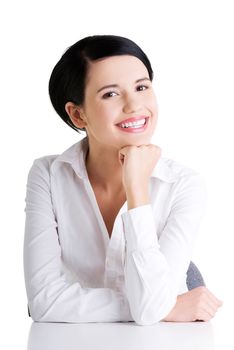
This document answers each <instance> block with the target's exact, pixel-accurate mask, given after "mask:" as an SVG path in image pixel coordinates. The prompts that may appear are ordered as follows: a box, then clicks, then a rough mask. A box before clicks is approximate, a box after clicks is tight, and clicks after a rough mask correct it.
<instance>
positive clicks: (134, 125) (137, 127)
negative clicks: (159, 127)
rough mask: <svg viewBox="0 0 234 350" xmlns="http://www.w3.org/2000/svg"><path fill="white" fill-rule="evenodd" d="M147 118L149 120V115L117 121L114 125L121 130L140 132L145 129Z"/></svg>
mask: <svg viewBox="0 0 234 350" xmlns="http://www.w3.org/2000/svg"><path fill="white" fill-rule="evenodd" d="M148 120H149V117H145V118H141V119H139V120H135V121H133V122H128V123H119V124H117V125H116V126H117V127H118V128H120V129H121V130H122V131H126V132H132V133H137V132H142V131H144V130H145V129H146V127H147V125H148Z"/></svg>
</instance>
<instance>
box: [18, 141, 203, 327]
mask: <svg viewBox="0 0 234 350" xmlns="http://www.w3.org/2000/svg"><path fill="white" fill-rule="evenodd" d="M87 149H88V142H87V137H85V138H83V139H82V140H81V141H79V142H77V143H75V144H74V145H72V146H71V147H70V148H69V149H67V150H66V151H65V152H64V153H62V154H61V155H50V156H44V157H41V158H38V159H36V160H34V163H33V165H32V167H31V169H30V171H29V174H28V179H27V192H26V199H25V202H26V207H25V213H26V221H25V237H24V275H25V285H26V291H27V299H28V307H29V310H30V314H31V317H32V319H33V320H34V321H39V322H69V323H80V322H118V321H119V322H121V321H124V322H126V321H135V322H136V323H137V324H139V325H150V324H154V323H156V322H158V321H160V320H162V319H163V318H164V317H166V316H167V315H168V314H169V312H170V311H171V309H172V308H173V307H174V305H175V304H176V299H177V296H178V295H179V294H182V293H184V292H186V291H187V290H188V289H187V286H186V272H187V270H188V266H189V263H190V261H191V258H192V253H193V249H194V246H195V242H196V239H197V235H198V232H199V227H200V223H201V221H202V218H203V216H204V212H205V207H206V197H207V195H206V194H207V192H206V185H205V180H204V178H203V177H202V176H201V175H200V174H199V173H197V172H196V171H195V170H193V169H190V168H188V167H185V166H183V165H181V164H179V163H177V162H175V161H173V160H171V159H168V158H163V157H160V159H159V160H158V162H157V164H156V166H155V168H154V170H153V172H152V175H151V177H150V181H149V193H150V204H147V205H142V206H139V207H136V208H133V209H130V210H128V208H127V202H125V203H124V205H123V206H122V208H121V209H120V211H119V213H118V215H117V217H116V219H115V222H114V226H113V231H112V235H111V238H110V237H109V234H108V231H107V228H106V226H105V223H104V220H103V217H102V215H101V212H100V210H99V207H98V204H97V201H96V197H95V194H94V191H93V189H92V186H91V184H90V182H89V178H88V174H87V171H86V166H85V156H86V152H87Z"/></svg>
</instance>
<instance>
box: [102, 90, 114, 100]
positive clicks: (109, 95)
mask: <svg viewBox="0 0 234 350" xmlns="http://www.w3.org/2000/svg"><path fill="white" fill-rule="evenodd" d="M111 94H116V92H114V91H109V92H107V93H105V94H104V95H103V96H102V98H109V97H112V96H111Z"/></svg>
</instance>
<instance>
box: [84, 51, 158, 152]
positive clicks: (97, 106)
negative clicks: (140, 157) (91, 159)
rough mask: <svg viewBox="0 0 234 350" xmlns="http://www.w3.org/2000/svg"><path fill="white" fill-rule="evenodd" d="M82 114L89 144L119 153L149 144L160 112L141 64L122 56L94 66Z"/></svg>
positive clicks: (93, 63) (90, 73) (87, 84)
mask: <svg viewBox="0 0 234 350" xmlns="http://www.w3.org/2000/svg"><path fill="white" fill-rule="evenodd" d="M110 85H114V86H110ZM82 111H83V120H84V122H85V125H84V126H85V128H86V131H87V134H88V137H89V142H91V143H93V144H95V146H98V145H99V146H100V147H101V146H103V147H107V146H108V147H114V148H116V149H118V150H119V149H120V148H122V147H124V146H127V145H136V146H139V145H142V144H149V143H150V139H151V137H152V135H153V133H154V130H155V127H156V123H157V118H158V109H157V101H156V96H155V94H154V91H153V87H152V83H151V81H150V79H149V74H148V71H147V69H146V67H145V65H144V64H143V63H142V61H141V60H139V59H138V58H137V57H135V56H130V55H123V56H112V57H108V58H104V59H101V60H98V61H95V62H92V63H91V66H90V68H89V71H88V75H87V81H86V89H85V100H84V104H83V105H82ZM126 123H127V124H126ZM144 123H145V125H144Z"/></svg>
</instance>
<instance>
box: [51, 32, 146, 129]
mask: <svg viewBox="0 0 234 350" xmlns="http://www.w3.org/2000/svg"><path fill="white" fill-rule="evenodd" d="M117 55H131V56H135V57H137V58H139V59H140V60H141V61H142V62H143V63H144V65H145V66H146V68H147V70H148V73H149V78H150V80H151V81H152V80H153V70H152V67H151V64H150V61H149V59H148V57H147V56H146V54H145V53H144V52H143V51H142V49H141V48H140V47H139V46H138V45H137V44H136V43H134V42H133V41H132V40H130V39H127V38H124V37H122V36H116V35H93V36H88V37H85V38H83V39H81V40H79V41H77V42H76V43H75V44H73V45H72V46H70V47H69V48H68V49H67V50H66V51H65V53H64V54H63V55H62V57H61V58H60V60H59V61H58V63H57V64H56V65H55V67H54V68H53V71H52V73H51V76H50V80H49V96H50V100H51V102H52V105H53V107H54V109H55V111H56V112H57V113H58V115H59V116H60V117H61V118H62V119H63V121H64V122H65V123H67V124H68V125H69V126H70V127H71V128H73V129H74V130H76V131H77V132H78V133H80V132H79V130H82V131H85V128H77V127H76V126H75V125H74V124H73V123H72V121H71V119H70V117H69V115H68V114H67V112H66V110H65V105H66V103H67V102H73V103H74V104H76V105H82V103H83V102H84V97H85V82H86V76H87V73H88V68H89V63H90V62H92V61H95V60H98V59H100V58H105V57H110V56H117Z"/></svg>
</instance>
